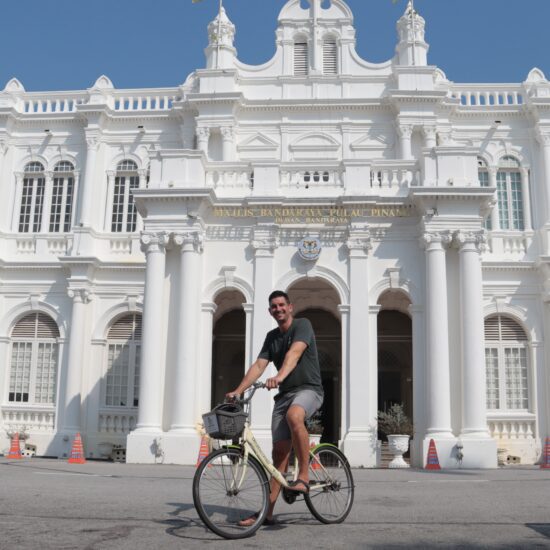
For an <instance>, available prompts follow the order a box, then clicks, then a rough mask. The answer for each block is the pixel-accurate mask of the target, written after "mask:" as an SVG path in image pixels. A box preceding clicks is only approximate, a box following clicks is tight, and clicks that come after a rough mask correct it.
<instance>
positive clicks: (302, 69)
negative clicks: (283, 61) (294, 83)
mask: <svg viewBox="0 0 550 550" xmlns="http://www.w3.org/2000/svg"><path fill="white" fill-rule="evenodd" d="M307 74H308V52H307V42H295V43H294V76H307Z"/></svg>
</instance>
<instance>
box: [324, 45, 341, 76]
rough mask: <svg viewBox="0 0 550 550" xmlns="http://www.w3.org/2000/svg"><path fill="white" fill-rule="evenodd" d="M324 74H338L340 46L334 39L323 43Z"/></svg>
mask: <svg viewBox="0 0 550 550" xmlns="http://www.w3.org/2000/svg"><path fill="white" fill-rule="evenodd" d="M323 74H325V75H336V74H338V46H337V45H336V40H335V39H334V38H327V39H325V40H324V41H323Z"/></svg>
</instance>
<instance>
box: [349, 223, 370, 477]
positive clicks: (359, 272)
mask: <svg viewBox="0 0 550 550" xmlns="http://www.w3.org/2000/svg"><path fill="white" fill-rule="evenodd" d="M346 246H347V248H348V280H349V292H350V313H349V341H348V343H349V359H348V360H349V364H350V369H349V380H348V387H349V397H348V403H349V426H348V431H347V433H346V434H345V436H344V452H345V453H346V455H347V457H348V459H349V461H350V463H351V464H352V466H375V465H376V441H377V436H376V421H375V418H376V407H377V398H376V396H375V397H374V398H373V395H374V392H376V391H377V388H373V377H372V374H371V372H372V369H377V365H372V364H370V361H371V359H372V353H371V346H373V345H374V346H376V341H375V342H372V341H371V338H372V331H371V327H370V323H371V322H372V316H371V315H370V312H369V297H368V295H369V277H368V266H369V264H368V251H369V249H370V248H371V243H370V235H369V231H368V229H367V227H366V226H359V225H357V226H354V227H352V228H351V229H350V232H349V237H348V240H347V242H346Z"/></svg>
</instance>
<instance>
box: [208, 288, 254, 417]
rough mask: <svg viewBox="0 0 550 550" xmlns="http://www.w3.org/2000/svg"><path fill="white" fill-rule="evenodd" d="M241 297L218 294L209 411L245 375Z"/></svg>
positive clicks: (244, 328) (226, 292) (244, 331)
mask: <svg viewBox="0 0 550 550" xmlns="http://www.w3.org/2000/svg"><path fill="white" fill-rule="evenodd" d="M244 301H245V300H244V296H243V295H242V294H241V293H240V292H238V291H235V290H228V291H225V292H222V293H221V294H220V295H218V297H217V298H216V300H215V302H216V305H217V306H218V308H217V310H216V315H215V317H214V330H213V335H212V395H211V399H212V407H214V406H215V405H217V404H219V403H222V402H223V399H224V397H225V394H226V393H227V392H229V391H231V390H234V389H235V388H236V387H237V385H238V384H239V382H240V381H241V380H242V377H243V375H244V372H245V368H246V366H245V364H244V362H245V345H246V315H245V312H244V310H243V307H242V304H243V303H244Z"/></svg>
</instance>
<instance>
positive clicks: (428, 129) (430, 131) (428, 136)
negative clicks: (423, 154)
mask: <svg viewBox="0 0 550 550" xmlns="http://www.w3.org/2000/svg"><path fill="white" fill-rule="evenodd" d="M422 130H423V133H424V147H426V148H428V149H432V148H433V147H435V146H436V145H437V140H436V127H435V126H424V127H423V128H422Z"/></svg>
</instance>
